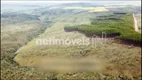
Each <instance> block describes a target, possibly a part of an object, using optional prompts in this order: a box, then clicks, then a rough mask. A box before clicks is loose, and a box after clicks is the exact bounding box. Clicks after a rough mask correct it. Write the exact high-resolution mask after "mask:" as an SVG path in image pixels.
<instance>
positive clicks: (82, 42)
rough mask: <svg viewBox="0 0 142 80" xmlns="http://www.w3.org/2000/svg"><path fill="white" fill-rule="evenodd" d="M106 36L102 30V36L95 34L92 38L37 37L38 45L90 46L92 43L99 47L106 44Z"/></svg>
mask: <svg viewBox="0 0 142 80" xmlns="http://www.w3.org/2000/svg"><path fill="white" fill-rule="evenodd" d="M106 37H107V34H106V33H105V32H102V35H101V36H98V35H96V34H94V35H93V36H92V37H90V38H86V37H82V38H76V39H72V38H70V37H66V38H61V39H59V38H56V37H54V36H53V37H49V38H48V39H36V45H37V46H45V45H49V46H50V45H62V46H77V45H78V46H88V45H91V46H92V47H93V48H95V47H97V46H98V45H104V44H106Z"/></svg>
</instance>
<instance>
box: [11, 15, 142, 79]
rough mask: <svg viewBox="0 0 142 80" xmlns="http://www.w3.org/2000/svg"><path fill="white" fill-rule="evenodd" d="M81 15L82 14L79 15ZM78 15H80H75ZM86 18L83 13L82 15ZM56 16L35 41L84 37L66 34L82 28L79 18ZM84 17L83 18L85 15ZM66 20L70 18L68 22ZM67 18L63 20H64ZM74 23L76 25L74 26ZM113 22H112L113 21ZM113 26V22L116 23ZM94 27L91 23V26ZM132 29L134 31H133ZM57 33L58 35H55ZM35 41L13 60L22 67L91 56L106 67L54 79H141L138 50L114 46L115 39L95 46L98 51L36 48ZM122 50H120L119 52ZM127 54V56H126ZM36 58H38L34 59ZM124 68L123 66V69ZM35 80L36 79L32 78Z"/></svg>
mask: <svg viewBox="0 0 142 80" xmlns="http://www.w3.org/2000/svg"><path fill="white" fill-rule="evenodd" d="M80 14H81V13H80ZM78 15H79V14H78ZM84 15H85V14H84ZM71 16H72V17H70V18H69V16H68V17H64V18H63V17H62V16H61V17H58V18H56V19H57V21H56V22H55V23H54V24H53V25H52V27H50V28H48V29H47V30H46V31H45V32H44V33H43V34H41V35H40V36H39V37H38V38H36V39H42V38H43V39H44V38H46V39H48V38H50V37H53V36H54V37H56V38H61V39H66V38H67V37H70V38H71V39H77V38H81V37H85V38H87V39H88V38H89V37H86V36H85V35H83V34H81V33H78V32H76V31H75V32H65V31H64V27H65V26H68V25H71V26H73V25H74V24H75V25H81V24H82V23H81V22H80V21H79V20H78V19H80V18H83V17H80V16H78V17H77V16H75V15H74V16H73V15H71ZM84 17H85V16H84ZM68 18H69V19H68ZM65 19H66V20H65ZM83 20H84V21H85V22H86V23H87V22H88V23H89V22H90V21H89V20H88V19H87V18H84V19H83ZM84 21H82V22H84ZM74 22H75V23H74ZM114 22H115V21H114ZM115 23H116V22H115ZM92 24H94V23H92ZM102 27H103V26H102ZM132 29H133V28H132ZM57 34H58V35H57ZM36 39H34V40H32V41H31V42H29V43H28V44H27V45H25V46H23V47H21V48H20V49H19V50H18V52H17V53H16V54H17V55H16V57H15V58H14V59H15V61H16V62H18V63H19V64H20V65H22V66H34V67H36V66H35V64H36V65H38V63H39V61H40V59H42V58H48V57H53V58H54V57H60V58H72V57H73V58H74V57H78V58H79V57H90V56H91V57H93V58H96V57H97V58H98V59H99V60H102V61H104V62H106V64H108V65H107V66H105V69H103V71H102V72H100V73H96V72H76V73H72V72H69V73H62V72H55V73H54V78H56V79H57V80H63V79H93V80H98V79H101V80H104V79H106V80H112V79H114V80H120V79H124V80H125V79H126V80H127V79H130V80H131V79H134V80H138V79H140V75H141V72H140V71H139V70H140V67H141V66H140V64H139V63H140V62H141V60H140V55H141V49H140V47H135V46H128V45H123V44H117V43H115V40H113V39H112V38H110V39H109V40H108V42H107V44H106V45H103V46H98V47H97V48H91V46H81V47H79V46H62V45H53V46H51V45H46V46H39V47H38V46H36ZM120 49H121V50H120ZM128 55H129V56H128ZM37 57H38V59H37ZM122 65H123V66H122ZM33 79H35V78H33Z"/></svg>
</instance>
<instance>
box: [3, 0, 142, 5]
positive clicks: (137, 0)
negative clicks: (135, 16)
mask: <svg viewBox="0 0 142 80" xmlns="http://www.w3.org/2000/svg"><path fill="white" fill-rule="evenodd" d="M78 2H84V3H86V2H91V3H97V4H139V5H141V0H90V1H89V0H88V1H87V0H86V1H81V0H78V1H74V0H70V1H67V0H66V1H63V0H61V1H57V0H56V1H55V0H53V1H49V0H47V1H44V0H41V1H36V0H35V1H33V0H28V1H26V0H23V1H22V0H21V1H10V0H9V1H7V0H2V4H27V5H28V4H48V5H55V4H61V3H78Z"/></svg>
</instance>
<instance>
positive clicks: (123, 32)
mask: <svg viewBox="0 0 142 80" xmlns="http://www.w3.org/2000/svg"><path fill="white" fill-rule="evenodd" d="M64 30H65V31H79V32H82V33H84V34H85V35H86V36H93V35H94V34H95V35H98V36H101V35H102V32H105V33H106V34H107V37H115V38H116V39H120V40H121V41H123V42H126V43H132V44H136V45H139V44H140V43H141V34H140V33H138V32H136V31H135V30H134V27H133V18H132V14H129V13H128V14H123V15H120V14H113V15H108V16H98V17H97V18H96V19H93V20H92V22H91V24H90V25H77V26H65V27H64Z"/></svg>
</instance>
